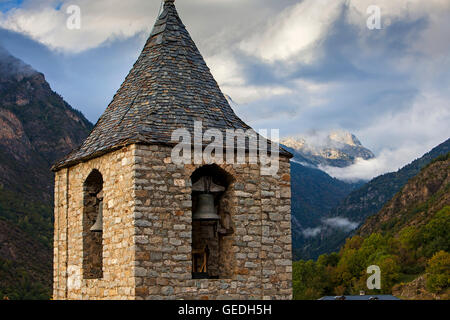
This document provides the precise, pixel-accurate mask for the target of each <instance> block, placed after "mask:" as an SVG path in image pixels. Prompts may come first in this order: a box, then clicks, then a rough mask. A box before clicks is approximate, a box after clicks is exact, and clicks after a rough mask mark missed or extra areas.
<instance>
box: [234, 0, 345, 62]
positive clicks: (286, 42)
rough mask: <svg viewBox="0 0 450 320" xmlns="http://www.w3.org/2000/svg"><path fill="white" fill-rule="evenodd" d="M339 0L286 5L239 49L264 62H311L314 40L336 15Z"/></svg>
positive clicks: (306, 1) (315, 40)
mask: <svg viewBox="0 0 450 320" xmlns="http://www.w3.org/2000/svg"><path fill="white" fill-rule="evenodd" d="M341 6H342V2H341V1H326V0H304V1H301V2H300V3H298V4H296V5H294V6H292V7H288V8H286V9H285V10H284V11H283V12H282V13H280V14H279V15H278V16H276V17H275V18H274V19H272V20H271V21H270V22H269V24H268V26H267V27H266V29H265V30H264V31H263V32H261V33H255V34H254V35H253V36H252V37H250V38H249V39H246V40H243V41H242V42H241V49H242V50H244V51H245V52H247V53H249V54H252V55H254V56H257V57H259V58H262V59H264V60H266V61H268V62H275V61H278V60H289V59H292V58H295V59H297V60H299V59H300V60H301V61H303V62H311V61H312V60H313V59H314V58H315V55H314V53H316V51H315V50H314V49H315V48H314V47H315V46H316V45H317V42H318V41H320V40H321V39H322V38H323V37H324V34H325V33H326V32H327V30H328V28H329V27H330V25H331V24H332V23H333V21H334V20H335V19H336V18H337V17H338V15H339V11H340V8H341Z"/></svg>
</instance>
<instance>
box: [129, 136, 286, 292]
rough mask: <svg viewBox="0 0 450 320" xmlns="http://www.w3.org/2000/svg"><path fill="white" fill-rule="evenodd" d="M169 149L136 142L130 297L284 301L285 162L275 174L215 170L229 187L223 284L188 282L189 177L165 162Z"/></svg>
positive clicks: (187, 168) (184, 168)
mask: <svg viewBox="0 0 450 320" xmlns="http://www.w3.org/2000/svg"><path fill="white" fill-rule="evenodd" d="M170 152H171V148H170V147H165V146H157V145H152V146H144V145H139V146H137V147H136V149H135V150H134V154H135V161H136V167H135V168H136V173H135V174H136V185H135V189H136V191H135V194H136V196H137V198H136V207H135V209H136V211H135V219H136V221H135V226H136V230H135V233H136V298H137V299H263V298H264V299H291V298H292V283H291V282H292V281H291V273H292V262H291V258H292V254H291V229H290V227H291V225H290V218H291V216H290V175H289V160H288V159H285V158H281V163H280V172H279V176H278V177H275V178H274V177H264V176H261V174H260V169H259V166H258V165H248V164H247V165H231V164H221V165H219V166H220V167H221V168H222V169H224V170H225V171H226V172H227V173H229V174H231V175H232V176H233V178H234V182H232V183H231V185H230V186H229V189H230V190H231V192H232V194H233V196H231V197H230V198H229V199H227V203H229V204H231V205H232V208H231V210H230V213H231V218H232V220H233V224H234V225H235V226H236V227H235V232H234V233H233V234H232V235H231V237H232V241H231V243H230V241H228V242H227V244H226V245H228V246H232V248H231V250H230V251H231V252H233V254H232V257H231V258H232V259H234V261H233V263H230V262H229V261H228V262H227V264H228V265H232V266H234V270H232V272H231V274H230V277H229V278H228V279H219V280H213V279H206V280H204V279H202V280H192V279H191V277H192V275H191V271H192V262H191V241H192V237H191V232H192V210H191V208H192V202H191V185H192V184H191V179H190V177H191V174H192V173H193V172H194V171H195V170H196V169H197V168H198V167H200V166H194V165H175V164H172V163H171V159H170Z"/></svg>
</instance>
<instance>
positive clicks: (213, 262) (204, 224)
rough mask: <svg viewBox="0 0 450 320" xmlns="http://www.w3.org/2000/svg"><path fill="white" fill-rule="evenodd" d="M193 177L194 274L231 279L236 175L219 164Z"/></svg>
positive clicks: (201, 170) (208, 277) (197, 276)
mask: <svg viewBox="0 0 450 320" xmlns="http://www.w3.org/2000/svg"><path fill="white" fill-rule="evenodd" d="M191 180H192V209H193V210H192V212H193V214H192V277H193V278H194V279H201V278H206V279H230V278H232V271H233V268H234V252H233V243H234V241H233V240H234V236H233V234H234V224H233V221H232V217H233V210H234V204H233V201H232V196H233V192H232V190H233V189H234V179H233V177H232V176H231V175H230V174H228V173H227V172H226V171H225V170H223V169H221V168H220V167H219V166H217V165H215V164H213V165H206V166H203V167H200V168H199V169H197V170H196V171H194V173H193V174H192V176H191Z"/></svg>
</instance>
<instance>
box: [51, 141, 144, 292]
mask: <svg viewBox="0 0 450 320" xmlns="http://www.w3.org/2000/svg"><path fill="white" fill-rule="evenodd" d="M134 148H135V146H130V147H128V148H123V149H121V150H119V151H115V152H112V153H109V154H106V155H104V156H102V157H100V158H96V159H93V160H90V161H88V162H85V163H81V164H78V165H76V166H74V167H71V168H69V169H62V170H60V171H58V172H57V173H56V176H55V237H54V291H53V298H54V299H133V298H134V295H135V292H134V289H135V278H134V259H135V250H134V221H133V211H134V200H133V198H134V194H133V190H134V188H133V185H134V183H133V181H134V174H133V167H134V156H133V152H134V151H133V150H134ZM94 169H97V170H98V171H100V173H101V174H102V176H103V181H104V183H103V192H104V206H103V278H101V279H84V277H83V269H82V268H83V224H82V223H83V183H84V181H85V180H86V178H87V177H88V176H89V174H90V173H91V172H92V170H94ZM67 203H69V206H68V207H67ZM67 218H68V219H67ZM67 221H68V228H67ZM88 232H89V231H88ZM67 253H68V254H67Z"/></svg>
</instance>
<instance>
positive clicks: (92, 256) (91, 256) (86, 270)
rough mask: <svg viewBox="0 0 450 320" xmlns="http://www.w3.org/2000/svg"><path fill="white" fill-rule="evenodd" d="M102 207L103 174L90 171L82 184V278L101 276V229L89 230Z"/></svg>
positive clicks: (97, 277)
mask: <svg viewBox="0 0 450 320" xmlns="http://www.w3.org/2000/svg"><path fill="white" fill-rule="evenodd" d="M102 207H103V176H102V174H101V173H100V171H98V170H97V169H94V170H92V171H91V173H90V174H89V176H88V177H87V178H86V180H85V181H84V184H83V278H84V279H99V278H102V277H103V231H96V232H95V231H91V228H92V227H93V226H94V224H95V223H96V221H97V219H98V218H99V213H100V211H101V210H102Z"/></svg>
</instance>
